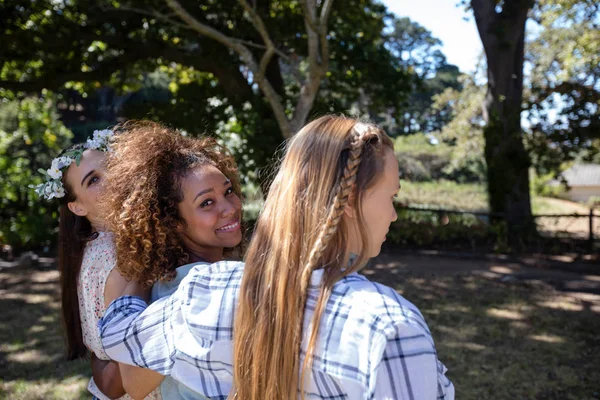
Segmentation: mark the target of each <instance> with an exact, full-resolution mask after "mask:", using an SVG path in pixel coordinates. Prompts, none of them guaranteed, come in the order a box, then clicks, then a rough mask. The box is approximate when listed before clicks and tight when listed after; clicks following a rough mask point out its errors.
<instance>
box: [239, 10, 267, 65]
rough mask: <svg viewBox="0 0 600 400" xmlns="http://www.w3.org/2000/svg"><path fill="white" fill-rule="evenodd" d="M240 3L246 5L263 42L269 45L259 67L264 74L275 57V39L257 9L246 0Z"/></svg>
mask: <svg viewBox="0 0 600 400" xmlns="http://www.w3.org/2000/svg"><path fill="white" fill-rule="evenodd" d="M239 3H240V4H241V5H242V7H244V10H246V12H247V13H248V15H250V20H251V21H252V25H254V27H255V28H256V30H257V31H258V33H259V34H260V37H261V38H262V40H263V42H264V43H265V46H266V47H267V51H265V54H263V56H262V58H261V60H260V65H259V68H258V74H259V76H264V75H265V73H266V71H267V66H268V65H269V62H270V61H271V58H273V54H275V46H274V45H273V41H272V40H271V37H270V36H269V32H267V27H266V26H265V23H264V22H263V20H262V18H261V17H260V15H258V13H257V12H256V10H255V9H254V8H252V7H250V4H248V2H247V1H246V0H239Z"/></svg>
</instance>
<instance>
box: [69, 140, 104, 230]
mask: <svg viewBox="0 0 600 400" xmlns="http://www.w3.org/2000/svg"><path fill="white" fill-rule="evenodd" d="M105 157H106V154H105V153H104V152H102V151H99V150H85V151H84V152H83V154H82V157H81V161H80V163H79V165H77V164H76V163H74V162H73V163H72V164H71V165H70V166H69V167H68V168H67V170H66V172H65V183H66V188H67V190H69V191H71V192H72V194H73V195H74V196H75V200H74V201H71V202H69V203H67V207H69V210H71V212H72V213H74V214H76V215H79V216H80V217H85V218H87V219H88V220H89V221H90V223H91V224H92V226H93V227H94V228H96V229H98V228H100V227H101V226H102V219H101V218H100V216H99V212H98V195H99V191H100V189H101V186H100V184H101V182H102V179H103V178H104V173H105V167H104V160H105Z"/></svg>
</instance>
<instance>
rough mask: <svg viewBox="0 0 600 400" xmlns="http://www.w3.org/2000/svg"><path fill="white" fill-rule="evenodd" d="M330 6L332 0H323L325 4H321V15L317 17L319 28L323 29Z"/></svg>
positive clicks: (329, 12)
mask: <svg viewBox="0 0 600 400" xmlns="http://www.w3.org/2000/svg"><path fill="white" fill-rule="evenodd" d="M332 6H333V0H325V4H323V8H321V17H320V18H319V26H320V28H321V29H324V27H325V26H327V21H328V20H329V16H330V15H331V8H332Z"/></svg>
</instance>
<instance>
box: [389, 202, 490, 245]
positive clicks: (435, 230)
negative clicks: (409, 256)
mask: <svg viewBox="0 0 600 400" xmlns="http://www.w3.org/2000/svg"><path fill="white" fill-rule="evenodd" d="M397 211H398V220H397V221H396V222H394V223H393V224H392V225H391V227H390V231H389V233H388V235H387V238H388V241H389V242H390V243H393V244H396V245H400V246H402V247H413V246H416V247H428V248H431V247H435V246H446V247H453V246H456V247H458V248H469V247H472V248H475V247H477V246H480V245H483V244H488V243H493V242H494V238H495V235H494V231H493V229H492V228H491V227H490V226H489V225H488V224H487V221H486V220H485V218H478V217H477V216H475V215H473V214H448V213H444V212H441V213H440V212H436V211H426V210H422V211H420V210H419V211H416V210H406V209H403V208H398V209H397Z"/></svg>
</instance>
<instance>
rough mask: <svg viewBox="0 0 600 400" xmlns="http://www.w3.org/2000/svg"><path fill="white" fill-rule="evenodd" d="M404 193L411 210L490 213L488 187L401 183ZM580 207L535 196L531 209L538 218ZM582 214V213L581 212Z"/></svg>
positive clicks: (400, 198) (401, 198)
mask: <svg viewBox="0 0 600 400" xmlns="http://www.w3.org/2000/svg"><path fill="white" fill-rule="evenodd" d="M401 184H402V189H401V190H400V192H399V193H398V202H400V203H402V204H406V205H408V206H425V207H429V208H443V209H449V210H463V211H482V212H485V211H487V210H488V209H489V208H488V200H487V199H488V195H487V192H486V187H485V185H483V184H478V183H457V182H454V181H448V180H439V181H433V182H410V181H405V180H401ZM578 208H579V207H577V205H573V206H570V205H569V203H567V202H557V201H555V200H554V199H550V198H546V197H538V196H534V197H533V198H532V199H531V209H532V212H533V213H534V214H571V213H573V212H576V210H577V209H578ZM577 212H579V213H581V211H577Z"/></svg>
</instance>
